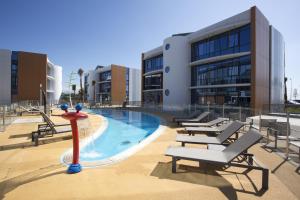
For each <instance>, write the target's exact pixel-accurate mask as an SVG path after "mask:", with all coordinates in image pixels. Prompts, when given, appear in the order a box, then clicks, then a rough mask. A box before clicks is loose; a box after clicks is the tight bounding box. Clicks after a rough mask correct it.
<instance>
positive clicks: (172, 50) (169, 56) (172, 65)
mask: <svg viewBox="0 0 300 200" xmlns="http://www.w3.org/2000/svg"><path fill="white" fill-rule="evenodd" d="M163 44H164V45H163V47H164V49H163V55H164V56H163V63H164V72H163V89H164V90H163V107H164V109H165V110H174V109H181V108H182V107H183V105H186V104H189V103H190V90H189V87H190V77H191V68H190V66H189V63H190V57H191V55H190V52H191V50H190V49H191V47H190V44H189V43H188V40H187V37H184V36H173V37H169V38H167V39H165V40H164V43H163ZM167 44H169V46H170V47H169V49H168V50H167V49H166V48H165V47H166V45H167ZM166 67H169V69H170V70H169V72H168V73H167V72H166ZM167 91H168V93H169V94H167Z"/></svg>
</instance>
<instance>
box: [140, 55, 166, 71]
mask: <svg viewBox="0 0 300 200" xmlns="http://www.w3.org/2000/svg"><path fill="white" fill-rule="evenodd" d="M144 64H145V66H144V73H147V72H151V71H156V70H161V69H163V55H159V56H156V57H153V58H149V59H147V60H145V61H144Z"/></svg>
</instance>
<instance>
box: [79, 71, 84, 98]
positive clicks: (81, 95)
mask: <svg viewBox="0 0 300 200" xmlns="http://www.w3.org/2000/svg"><path fill="white" fill-rule="evenodd" d="M80 91H81V92H80V99H81V101H82V103H84V99H83V89H82V76H80Z"/></svg>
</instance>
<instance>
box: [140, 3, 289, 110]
mask: <svg viewBox="0 0 300 200" xmlns="http://www.w3.org/2000/svg"><path fill="white" fill-rule="evenodd" d="M284 56H285V55H284V40H283V37H282V35H281V34H280V33H279V32H278V31H277V30H276V29H275V28H274V27H272V26H271V25H270V24H269V21H268V20H267V19H266V17H265V16H264V15H263V14H262V13H261V12H260V11H259V10H258V9H257V8H256V7H252V8H250V9H249V10H247V11H245V12H242V13H240V14H237V15H235V16H233V17H230V18H228V19H225V20H223V21H220V22H218V23H216V24H213V25H211V26H208V27H206V28H203V29H200V30H198V31H195V32H191V33H182V34H174V35H172V36H171V37H168V38H166V39H164V40H163V42H162V45H161V46H159V47H157V48H154V49H152V50H150V51H147V52H144V53H142V102H143V103H145V104H157V105H162V106H163V108H164V109H166V110H168V109H169V110H171V109H172V110H173V109H177V110H178V109H179V110H180V109H183V108H186V107H187V106H188V105H191V104H192V105H194V104H207V103H209V104H219V105H223V104H229V105H235V106H245V107H252V108H255V109H262V108H263V107H264V106H266V105H270V104H282V103H284V99H283V96H284V95H283V94H284V71H285V63H284ZM261 94H264V95H261Z"/></svg>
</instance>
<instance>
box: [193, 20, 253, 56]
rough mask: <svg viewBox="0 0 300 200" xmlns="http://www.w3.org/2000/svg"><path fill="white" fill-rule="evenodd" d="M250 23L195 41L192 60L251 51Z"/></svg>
mask: <svg viewBox="0 0 300 200" xmlns="http://www.w3.org/2000/svg"><path fill="white" fill-rule="evenodd" d="M250 37H251V34H250V25H249V24H248V25H245V26H242V27H240V28H237V29H233V30H230V31H227V32H225V33H222V34H219V35H216V36H213V37H211V38H207V39H204V40H201V41H199V42H195V43H193V44H192V48H191V50H192V53H191V55H192V61H196V60H199V59H204V58H209V57H213V56H219V55H226V54H231V53H238V52H247V51H250V39H251V38H250Z"/></svg>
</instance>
